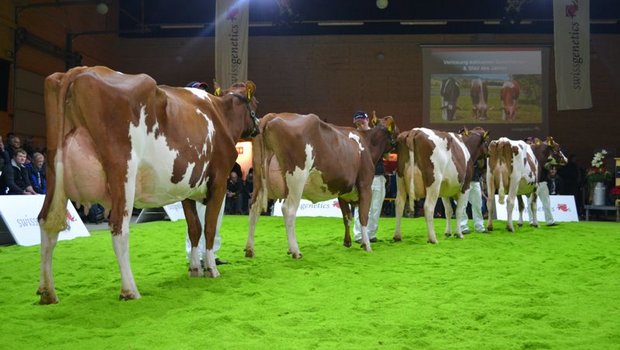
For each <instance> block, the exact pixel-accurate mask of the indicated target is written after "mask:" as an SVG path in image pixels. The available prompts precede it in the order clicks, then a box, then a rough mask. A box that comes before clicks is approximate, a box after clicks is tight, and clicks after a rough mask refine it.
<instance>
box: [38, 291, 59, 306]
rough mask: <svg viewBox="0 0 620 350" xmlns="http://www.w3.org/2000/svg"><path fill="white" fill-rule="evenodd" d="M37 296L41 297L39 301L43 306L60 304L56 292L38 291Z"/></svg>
mask: <svg viewBox="0 0 620 350" xmlns="http://www.w3.org/2000/svg"><path fill="white" fill-rule="evenodd" d="M37 295H40V296H41V298H40V299H39V304H41V305H50V304H58V302H59V300H58V297H57V296H56V293H55V292H48V291H47V290H45V289H38V290H37Z"/></svg>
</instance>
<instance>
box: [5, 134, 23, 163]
mask: <svg viewBox="0 0 620 350" xmlns="http://www.w3.org/2000/svg"><path fill="white" fill-rule="evenodd" d="M7 146H8V147H6V151H7V153H8V154H9V158H10V159H13V158H14V157H15V152H16V151H17V150H18V149H21V150H23V151H24V152H26V150H24V149H23V148H22V140H21V139H20V138H19V136H17V135H11V136H10V138H9V139H8V140H7ZM27 155H28V153H27V152H26V156H27Z"/></svg>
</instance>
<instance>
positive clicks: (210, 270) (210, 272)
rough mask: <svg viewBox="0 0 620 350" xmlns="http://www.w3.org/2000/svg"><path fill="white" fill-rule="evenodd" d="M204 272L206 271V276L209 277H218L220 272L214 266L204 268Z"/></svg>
mask: <svg viewBox="0 0 620 350" xmlns="http://www.w3.org/2000/svg"><path fill="white" fill-rule="evenodd" d="M205 272H206V276H207V277H210V278H218V277H220V272H219V271H218V270H217V269H216V268H215V267H211V268H206V269H205Z"/></svg>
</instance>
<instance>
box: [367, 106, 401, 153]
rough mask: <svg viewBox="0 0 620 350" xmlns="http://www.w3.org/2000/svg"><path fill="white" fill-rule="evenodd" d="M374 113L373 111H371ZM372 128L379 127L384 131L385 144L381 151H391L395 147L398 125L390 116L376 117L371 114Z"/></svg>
mask: <svg viewBox="0 0 620 350" xmlns="http://www.w3.org/2000/svg"><path fill="white" fill-rule="evenodd" d="M373 113H374V112H373ZM373 122H374V124H375V125H374V128H379V129H381V130H383V131H384V132H385V134H386V135H387V138H385V144H384V148H383V153H388V152H391V151H392V150H393V149H394V148H395V147H396V136H397V135H398V133H399V131H398V127H397V126H396V122H395V121H394V118H393V117H392V116H387V117H383V118H377V117H376V115H375V116H373Z"/></svg>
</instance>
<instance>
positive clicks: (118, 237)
mask: <svg viewBox="0 0 620 350" xmlns="http://www.w3.org/2000/svg"><path fill="white" fill-rule="evenodd" d="M132 206H133V203H132ZM132 209H133V208H125V210H126V211H125V215H124V216H123V217H122V222H121V232H112V245H113V246H114V253H116V260H117V262H118V266H119V269H120V271H121V294H120V296H119V299H121V300H130V299H139V298H140V293H139V292H138V287H137V286H136V282H135V280H134V278H133V273H132V272H131V265H130V263H129V219H130V213H131V210H132Z"/></svg>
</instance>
